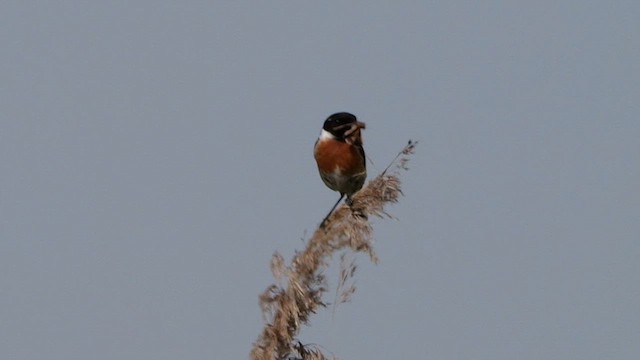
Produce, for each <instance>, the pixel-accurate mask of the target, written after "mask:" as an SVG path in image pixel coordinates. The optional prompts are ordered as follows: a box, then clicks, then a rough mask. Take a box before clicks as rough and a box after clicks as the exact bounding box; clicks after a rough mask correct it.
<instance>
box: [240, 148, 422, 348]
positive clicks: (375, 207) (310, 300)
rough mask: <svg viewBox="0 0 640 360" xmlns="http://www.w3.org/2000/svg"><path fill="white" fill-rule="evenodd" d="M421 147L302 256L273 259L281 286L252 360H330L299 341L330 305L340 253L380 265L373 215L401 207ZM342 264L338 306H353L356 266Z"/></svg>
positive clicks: (265, 307) (266, 301)
mask: <svg viewBox="0 0 640 360" xmlns="http://www.w3.org/2000/svg"><path fill="white" fill-rule="evenodd" d="M415 145H416V142H412V141H411V140H409V142H408V144H407V145H406V146H405V147H404V148H403V149H402V151H400V152H399V153H398V155H397V156H396V157H395V158H394V159H393V160H392V161H391V163H390V164H389V166H387V168H386V169H385V170H384V171H383V172H382V173H381V174H380V175H378V176H376V177H375V178H373V179H372V180H371V181H369V182H368V183H367V184H366V185H365V187H363V188H362V189H361V190H360V191H358V192H357V193H356V194H354V195H353V204H352V205H351V207H349V206H347V205H344V204H343V205H342V206H340V207H338V208H337V209H336V210H335V211H334V212H333V214H332V215H331V217H330V218H329V219H328V221H327V223H326V224H325V226H324V228H318V229H316V231H315V232H314V233H313V235H312V236H311V238H309V240H308V241H307V244H306V247H305V248H304V250H302V251H300V252H298V251H296V253H295V255H294V256H293V259H292V260H291V263H290V264H286V262H285V260H284V258H283V257H282V256H281V255H280V254H279V253H277V252H276V253H275V254H274V255H273V257H272V259H271V266H270V267H271V272H272V273H273V275H274V277H275V278H276V279H277V280H278V282H277V283H278V284H272V285H270V286H269V287H268V288H267V289H266V290H265V291H264V292H263V293H262V294H261V295H260V299H259V302H260V307H261V309H262V313H263V316H264V317H265V322H266V324H265V327H264V329H263V330H262V333H261V334H260V335H259V337H258V339H257V340H256V341H255V342H254V344H253V349H252V350H251V359H252V360H292V359H304V360H321V359H322V360H324V359H328V358H327V357H326V356H325V355H324V354H323V353H322V351H321V350H320V349H319V348H318V347H317V346H313V345H305V344H302V343H301V342H300V341H299V340H297V339H296V336H297V335H298V333H299V331H300V328H301V326H302V325H306V324H308V322H309V317H310V316H311V315H312V314H315V313H316V311H317V310H318V308H321V307H326V306H327V305H328V303H327V302H325V300H323V296H324V295H325V293H327V291H328V287H327V285H326V284H327V280H326V278H325V275H324V273H325V269H327V267H328V266H329V261H330V259H331V256H332V255H333V254H334V253H337V252H341V251H343V252H344V251H347V252H349V251H351V252H354V253H360V252H362V253H366V254H367V255H368V256H369V258H370V260H371V261H372V262H373V263H377V261H378V257H377V256H376V254H375V252H374V249H373V244H372V227H371V224H370V223H369V221H368V219H369V218H370V217H371V216H372V215H373V216H377V217H380V218H385V217H391V215H389V214H388V213H387V212H385V210H384V207H385V205H387V204H390V203H396V202H397V201H398V198H399V196H400V195H401V194H402V191H401V190H400V179H399V173H400V171H401V170H407V166H406V164H407V161H408V157H409V155H410V154H412V153H413V151H414V147H415ZM389 170H391V171H389ZM341 260H342V261H341V270H340V279H339V282H338V288H337V293H336V297H335V300H334V306H335V305H336V303H342V302H347V301H349V300H350V298H351V295H352V294H353V293H354V292H355V286H354V285H349V283H350V279H352V278H353V276H354V274H355V271H356V264H355V262H353V261H348V260H346V258H345V253H343V254H342V256H341Z"/></svg>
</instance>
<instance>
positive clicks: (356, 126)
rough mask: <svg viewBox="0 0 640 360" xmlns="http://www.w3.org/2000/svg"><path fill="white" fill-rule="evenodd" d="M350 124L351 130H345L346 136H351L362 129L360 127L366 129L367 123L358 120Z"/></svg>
mask: <svg viewBox="0 0 640 360" xmlns="http://www.w3.org/2000/svg"><path fill="white" fill-rule="evenodd" d="M348 125H349V126H350V128H349V130H347V131H345V132H344V136H345V137H349V136H351V135H353V134H355V133H356V132H358V131H360V129H364V128H365V127H366V125H365V124H364V123H363V122H360V121H356V122H354V123H351V124H348Z"/></svg>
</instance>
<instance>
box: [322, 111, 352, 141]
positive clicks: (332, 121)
mask: <svg viewBox="0 0 640 360" xmlns="http://www.w3.org/2000/svg"><path fill="white" fill-rule="evenodd" d="M357 121H358V119H356V116H355V115H353V114H350V113H348V112H339V113H335V114H333V115H331V116H329V117H328V118H327V120H325V121H324V125H323V126H322V128H323V129H324V130H326V131H328V132H330V133H331V134H332V135H333V136H335V137H337V138H343V137H344V133H345V132H346V131H347V130H349V129H350V127H349V126H345V125H348V124H353V123H355V122H357Z"/></svg>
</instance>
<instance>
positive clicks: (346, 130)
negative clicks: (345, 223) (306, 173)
mask: <svg viewBox="0 0 640 360" xmlns="http://www.w3.org/2000/svg"><path fill="white" fill-rule="evenodd" d="M364 128H365V124H364V123H361V122H359V121H358V119H356V117H355V116H354V115H353V114H350V113H347V112H339V113H335V114H333V115H331V116H329V117H328V118H327V120H325V122H324V125H323V126H322V130H321V131H320V137H319V138H318V140H316V143H315V146H314V148H313V156H314V157H315V159H316V163H317V164H318V171H319V172H320V177H321V178H322V181H323V182H324V183H325V185H327V187H328V188H329V189H331V190H334V191H338V192H339V193H340V198H339V199H338V201H337V202H336V204H335V205H334V206H333V208H331V211H329V214H327V216H326V217H325V218H324V220H322V223H321V224H320V227H322V226H323V225H324V223H325V221H327V219H328V218H329V216H330V215H331V213H332V212H333V210H335V208H336V206H338V204H339V203H340V200H342V198H343V197H344V196H345V195H346V196H347V200H346V203H347V204H348V205H349V206H351V204H352V200H351V195H353V194H354V193H356V192H357V191H358V190H360V189H361V188H362V185H364V181H365V179H366V178H367V167H366V161H365V155H364V149H363V148H362V136H361V134H360V129H364Z"/></svg>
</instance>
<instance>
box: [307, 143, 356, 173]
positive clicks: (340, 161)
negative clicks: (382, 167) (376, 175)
mask: <svg viewBox="0 0 640 360" xmlns="http://www.w3.org/2000/svg"><path fill="white" fill-rule="evenodd" d="M361 151H362V148H359V147H358V146H354V145H350V144H347V143H345V142H342V141H338V140H334V139H323V140H319V141H318V143H317V144H316V146H315V150H314V156H315V158H316V162H317V163H318V169H320V171H322V172H325V173H332V172H339V173H341V174H342V175H345V176H351V175H355V174H360V173H362V172H364V171H365V170H366V163H365V159H364V151H362V152H361Z"/></svg>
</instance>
